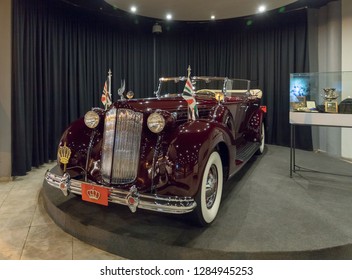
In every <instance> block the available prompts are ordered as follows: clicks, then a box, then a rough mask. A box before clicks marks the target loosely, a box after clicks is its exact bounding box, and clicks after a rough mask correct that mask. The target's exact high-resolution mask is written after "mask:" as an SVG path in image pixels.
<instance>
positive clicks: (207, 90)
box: [195, 89, 216, 98]
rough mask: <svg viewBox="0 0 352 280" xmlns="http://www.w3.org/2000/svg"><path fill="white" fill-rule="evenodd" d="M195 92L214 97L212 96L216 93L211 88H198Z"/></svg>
mask: <svg viewBox="0 0 352 280" xmlns="http://www.w3.org/2000/svg"><path fill="white" fill-rule="evenodd" d="M195 93H196V94H201V95H205V96H210V97H214V98H215V95H216V93H215V91H214V90H211V89H200V90H197V91H196V92H195Z"/></svg>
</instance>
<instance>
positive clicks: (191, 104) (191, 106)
mask: <svg viewBox="0 0 352 280" xmlns="http://www.w3.org/2000/svg"><path fill="white" fill-rule="evenodd" d="M190 72H191V68H190V67H188V78H187V81H186V84H185V88H184V89H183V93H182V97H183V98H184V99H185V100H186V101H187V104H188V119H192V120H196V119H197V118H198V107H197V102H196V99H195V98H194V92H193V86H192V82H191V78H190Z"/></svg>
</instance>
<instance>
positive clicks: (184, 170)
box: [166, 120, 234, 196]
mask: <svg viewBox="0 0 352 280" xmlns="http://www.w3.org/2000/svg"><path fill="white" fill-rule="evenodd" d="M173 137H174V138H173V139H172V140H171V141H170V144H169V147H168V150H167V153H166V157H167V159H168V161H169V163H170V166H172V175H171V178H170V179H171V181H173V182H174V184H176V185H177V184H179V185H180V184H181V185H185V186H186V185H188V186H192V188H191V189H188V190H187V192H188V194H189V195H190V196H195V195H196V193H197V192H198V187H199V186H200V182H201V179H202V175H203V171H204V168H205V165H206V162H207V159H208V157H209V156H210V154H211V152H212V151H213V150H214V149H219V145H222V146H224V147H226V148H225V149H223V150H222V153H221V156H222V157H224V161H226V162H228V159H229V157H230V156H231V155H230V154H229V151H231V150H233V151H234V149H230V146H231V145H233V144H234V139H233V137H232V135H231V133H230V131H229V130H228V129H227V128H226V127H225V126H223V125H222V124H219V123H217V122H209V121H205V120H196V121H189V122H187V123H185V124H184V125H182V126H180V128H179V129H178V131H177V132H176V133H173Z"/></svg>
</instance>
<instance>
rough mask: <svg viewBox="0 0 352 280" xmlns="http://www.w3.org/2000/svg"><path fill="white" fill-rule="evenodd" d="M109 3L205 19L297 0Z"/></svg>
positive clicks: (132, 0) (180, 17) (159, 16)
mask: <svg viewBox="0 0 352 280" xmlns="http://www.w3.org/2000/svg"><path fill="white" fill-rule="evenodd" d="M104 1H105V2H107V3H109V4H110V5H111V6H113V7H115V8H118V9H121V10H123V11H126V12H130V8H131V6H132V5H134V6H136V7H137V12H136V14H138V15H141V16H145V17H151V18H156V19H166V14H167V13H171V14H172V19H173V20H185V21H204V20H210V16H211V15H214V16H215V19H228V18H236V17H242V16H248V15H253V14H256V13H258V7H259V6H260V5H265V6H266V9H267V11H270V10H273V9H277V8H280V7H283V6H285V5H288V4H291V3H293V2H296V0H211V1H205V0H104Z"/></svg>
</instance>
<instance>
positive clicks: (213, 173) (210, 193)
mask: <svg viewBox="0 0 352 280" xmlns="http://www.w3.org/2000/svg"><path fill="white" fill-rule="evenodd" d="M217 190H218V170H217V169H216V166H215V165H214V164H213V165H212V166H211V167H210V169H209V173H208V176H207V183H206V186H205V201H206V205H207V208H208V209H210V208H211V207H213V204H214V202H215V198H216V193H217Z"/></svg>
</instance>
